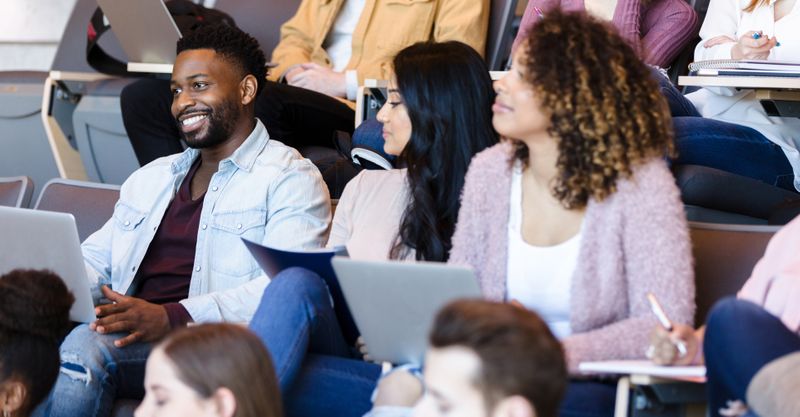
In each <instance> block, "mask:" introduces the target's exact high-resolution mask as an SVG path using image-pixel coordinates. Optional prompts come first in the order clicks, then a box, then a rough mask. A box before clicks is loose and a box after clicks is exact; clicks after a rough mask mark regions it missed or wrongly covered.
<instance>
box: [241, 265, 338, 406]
mask: <svg viewBox="0 0 800 417" xmlns="http://www.w3.org/2000/svg"><path fill="white" fill-rule="evenodd" d="M250 329H251V330H252V331H253V332H254V333H255V334H256V335H258V336H259V337H260V338H261V340H262V341H263V342H264V344H265V345H266V346H267V349H268V350H269V351H270V353H271V354H272V360H273V362H274V363H275V371H276V372H277V374H278V381H279V382H280V385H281V391H282V392H284V393H286V392H288V389H289V387H291V386H292V384H293V383H294V381H295V379H296V377H297V374H298V372H299V371H300V367H301V365H302V364H303V362H304V360H305V357H306V353H308V352H313V353H319V354H325V355H333V356H342V357H349V356H350V349H349V348H348V346H347V343H345V341H344V337H343V336H342V331H341V330H340V328H339V323H338V321H337V320H336V314H335V313H334V310H333V306H332V305H331V298H330V294H329V292H328V288H327V287H326V286H325V283H324V281H322V279H321V278H320V277H319V276H318V275H317V274H315V273H314V272H311V271H309V270H307V269H303V268H289V269H286V270H284V271H283V272H281V273H280V274H278V275H277V276H275V277H274V278H273V279H272V282H270V284H269V285H268V286H267V288H266V289H265V290H264V296H263V297H262V298H261V303H260V304H259V306H258V309H257V310H256V313H255V315H254V316H253V320H252V321H251V322H250Z"/></svg>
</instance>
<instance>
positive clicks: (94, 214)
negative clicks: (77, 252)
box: [33, 178, 119, 241]
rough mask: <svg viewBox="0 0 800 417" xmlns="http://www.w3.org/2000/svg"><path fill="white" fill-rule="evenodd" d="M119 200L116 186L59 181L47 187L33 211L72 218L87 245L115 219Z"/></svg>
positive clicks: (79, 234)
mask: <svg viewBox="0 0 800 417" xmlns="http://www.w3.org/2000/svg"><path fill="white" fill-rule="evenodd" d="M118 199H119V187H118V186H116V185H108V184H98V183H92V182H86V181H76V180H65V179H60V178H56V179H53V180H51V181H50V182H48V183H47V184H45V186H44V188H42V192H41V194H40V195H39V199H38V200H37V201H36V205H35V206H34V207H33V208H34V209H36V210H48V211H57V212H61V213H69V214H72V215H73V216H74V217H75V223H76V224H77V226H78V236H79V237H80V239H81V241H83V240H85V239H86V238H87V237H89V235H91V234H92V233H94V232H95V231H97V230H98V229H100V228H101V227H102V226H103V225H104V224H105V223H106V221H108V219H110V218H111V215H112V214H113V213H114V206H115V205H116V204H117V200H118Z"/></svg>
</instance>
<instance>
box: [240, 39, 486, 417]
mask: <svg viewBox="0 0 800 417" xmlns="http://www.w3.org/2000/svg"><path fill="white" fill-rule="evenodd" d="M393 65H394V76H393V77H392V79H391V80H390V81H389V97H388V101H387V103H386V105H385V106H384V107H383V108H382V109H381V111H380V113H379V118H380V119H381V121H382V122H383V123H384V129H383V134H384V138H385V139H386V144H385V147H384V149H385V150H386V152H387V153H390V154H394V155H397V156H398V163H399V164H400V165H399V166H401V167H402V168H401V169H396V170H389V171H364V172H362V173H361V174H359V175H358V176H357V177H356V178H354V179H353V180H352V181H351V182H350V183H349V184H348V185H347V188H346V189H345V191H344V193H343V194H342V198H341V199H340V201H339V205H338V207H337V211H336V215H335V217H334V220H333V226H332V230H331V236H330V239H329V242H328V245H329V246H336V245H346V246H347V249H348V253H349V254H350V256H351V257H353V258H357V259H382V260H385V259H416V260H426V261H438V262H444V261H446V260H447V257H448V253H449V251H450V247H451V242H450V239H451V236H452V234H453V230H454V228H455V222H456V216H457V214H458V210H459V206H460V203H459V196H460V193H461V188H462V186H463V182H464V175H465V174H466V171H467V167H468V166H469V161H470V160H471V158H472V156H473V155H475V154H476V153H478V152H479V151H481V150H483V149H485V148H488V147H490V146H492V145H493V144H495V143H496V142H497V135H496V133H495V132H494V130H493V129H492V127H491V117H492V113H491V103H492V100H493V99H494V92H493V91H492V85H491V80H490V78H489V71H488V68H487V67H486V65H485V64H484V62H483V59H482V58H481V57H480V55H479V54H478V53H477V52H475V51H474V50H473V49H471V48H470V47H469V46H467V45H465V44H462V43H459V42H447V43H441V44H436V43H420V44H415V45H412V46H410V47H408V48H406V49H404V50H402V51H401V52H400V53H399V54H398V55H397V56H396V57H395V59H394V61H393ZM250 326H251V328H252V329H253V330H254V331H255V332H256V334H258V335H259V336H260V337H261V339H262V340H263V341H264V342H265V344H266V345H267V347H268V348H269V349H270V351H271V352H272V355H273V358H274V360H275V364H276V370H277V372H278V379H279V381H280V383H281V388H282V389H283V391H284V398H285V399H286V401H287V412H288V413H289V414H292V413H293V405H292V403H293V401H292V398H291V396H289V398H287V397H286V393H287V392H289V389H290V388H292V387H293V386H294V385H300V386H305V381H308V380H310V379H309V378H297V376H298V373H299V372H300V369H301V365H302V364H303V363H304V362H308V361H307V360H306V355H307V353H315V354H322V355H325V357H324V358H323V359H321V360H322V361H323V362H324V365H325V366H326V367H327V374H324V373H316V374H314V378H315V380H313V381H311V382H313V385H316V386H318V385H319V384H323V383H324V381H323V380H324V378H325V376H326V375H328V376H330V375H331V374H332V373H334V371H331V368H334V369H338V370H339V371H340V375H346V378H347V383H346V384H336V385H334V386H333V387H332V388H331V389H328V390H325V393H324V395H316V396H315V395H312V396H313V397H314V401H308V399H307V398H306V399H305V400H304V401H303V406H304V407H308V406H313V407H315V408H314V409H313V410H308V409H307V408H306V409H304V410H302V413H303V414H307V415H310V414H313V413H316V414H317V415H340V416H343V415H360V414H363V412H364V411H366V410H367V409H369V407H370V402H369V394H370V392H371V391H372V389H373V387H374V384H375V379H376V378H377V374H378V371H379V370H378V368H377V366H375V365H372V364H368V363H365V362H361V361H356V360H347V359H344V358H352V357H353V356H352V354H351V350H352V349H351V348H350V347H349V346H348V345H347V343H346V342H345V340H344V338H343V337H342V334H341V330H340V328H339V324H338V323H337V321H336V317H335V315H334V314H333V311H332V307H331V304H330V296H329V294H328V290H327V288H326V287H325V284H324V283H323V281H322V280H321V279H320V278H319V277H318V276H316V275H315V274H313V273H312V272H310V271H307V270H304V269H289V270H286V271H284V272H282V273H281V274H278V275H277V276H276V277H273V280H272V282H271V283H270V285H269V286H268V287H267V289H266V291H265V292H264V297H263V299H262V301H261V305H260V306H259V309H258V310H257V311H256V314H255V316H254V318H253V321H252V322H251V325H250ZM335 356H338V357H339V358H335V359H337V360H338V361H335V360H332V359H331V358H330V357H335ZM311 361H315V362H314V363H316V364H317V365H319V361H320V359H319V357H314V358H312V359H311ZM308 366H310V365H308V363H307V369H308ZM320 378H322V380H321V379H320ZM297 379H299V381H298V382H299V384H295V380H297ZM294 389H295V391H298V390H299V391H302V389H299V388H297V387H295V388H294ZM307 396H308V395H307ZM342 398H348V399H352V400H348V401H343V400H342ZM337 407H338V408H337ZM294 412H296V413H297V414H300V413H301V412H299V411H296V410H295V411H294Z"/></svg>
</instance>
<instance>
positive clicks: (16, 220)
mask: <svg viewBox="0 0 800 417" xmlns="http://www.w3.org/2000/svg"><path fill="white" fill-rule="evenodd" d="M17 268H26V269H49V270H51V271H53V272H55V273H56V274H58V275H59V276H60V277H61V279H63V280H64V282H65V283H66V284H67V288H69V290H70V291H71V292H72V295H73V296H75V303H74V304H73V305H72V309H71V310H70V312H69V318H70V320H72V321H77V322H81V323H88V322H91V321H94V320H95V314H94V305H93V303H92V294H91V290H90V288H89V280H88V277H87V275H86V267H85V266H84V263H83V254H82V252H81V246H80V240H79V239H78V228H77V227H76V226H75V218H74V217H72V215H71V214H65V213H55V212H49V211H39V210H29V209H18V208H9V207H0V274H5V273H6V272H9V271H11V270H12V269H17Z"/></svg>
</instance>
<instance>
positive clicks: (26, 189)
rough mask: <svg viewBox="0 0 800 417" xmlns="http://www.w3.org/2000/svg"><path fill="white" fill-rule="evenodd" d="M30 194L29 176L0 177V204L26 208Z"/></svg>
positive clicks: (31, 181)
mask: <svg viewBox="0 0 800 417" xmlns="http://www.w3.org/2000/svg"><path fill="white" fill-rule="evenodd" d="M32 194H33V180H31V179H30V177H0V206H6V207H22V208H27V207H28V204H30V202H31V195H32Z"/></svg>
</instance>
